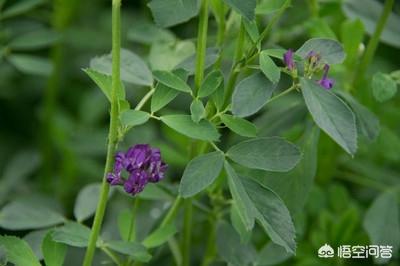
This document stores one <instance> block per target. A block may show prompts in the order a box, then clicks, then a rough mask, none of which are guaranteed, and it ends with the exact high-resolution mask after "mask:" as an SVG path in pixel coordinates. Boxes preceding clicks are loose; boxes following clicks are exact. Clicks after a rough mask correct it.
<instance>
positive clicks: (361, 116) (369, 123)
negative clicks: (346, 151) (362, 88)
mask: <svg viewBox="0 0 400 266" xmlns="http://www.w3.org/2000/svg"><path fill="white" fill-rule="evenodd" d="M338 94H339V96H340V97H342V98H343V99H344V100H345V101H346V102H347V103H348V104H349V106H350V108H351V109H352V110H353V112H354V115H355V116H356V122H357V131H358V134H360V135H362V136H364V137H366V138H367V139H368V140H370V141H373V140H375V139H376V138H377V137H378V136H379V132H380V123H379V119H378V117H376V115H375V114H374V113H372V112H371V111H370V110H369V109H368V108H367V107H365V106H364V105H362V104H361V103H359V102H358V101H357V100H356V99H355V98H353V97H352V96H351V95H350V94H347V93H344V92H340V93H338Z"/></svg>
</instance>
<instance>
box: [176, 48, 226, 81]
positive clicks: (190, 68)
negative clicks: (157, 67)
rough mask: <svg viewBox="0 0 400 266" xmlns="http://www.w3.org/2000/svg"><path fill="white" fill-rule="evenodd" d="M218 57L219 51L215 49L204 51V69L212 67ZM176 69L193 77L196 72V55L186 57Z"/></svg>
mask: <svg viewBox="0 0 400 266" xmlns="http://www.w3.org/2000/svg"><path fill="white" fill-rule="evenodd" d="M218 57H219V49H218V48H215V47H209V48H207V50H206V56H205V58H204V69H207V68H209V67H210V66H212V65H214V63H215V61H217V59H218ZM176 68H177V69H179V68H182V69H183V70H185V71H186V72H188V74H189V75H193V74H194V72H195V71H196V53H195V52H194V53H193V54H192V55H191V56H189V57H187V58H186V59H185V60H184V61H183V62H182V63H180V64H179V65H178V66H177V67H176Z"/></svg>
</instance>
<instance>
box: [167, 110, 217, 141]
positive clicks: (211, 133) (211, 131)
mask: <svg viewBox="0 0 400 266" xmlns="http://www.w3.org/2000/svg"><path fill="white" fill-rule="evenodd" d="M161 121H162V122H164V123H165V124H166V125H167V126H168V127H170V128H172V129H174V130H176V131H178V132H179V133H181V134H183V135H186V136H188V137H190V138H194V139H199V140H205V141H217V140H218V139H219V136H220V135H219V133H218V131H217V129H216V128H215V127H214V126H213V125H212V124H211V123H210V122H209V121H207V120H202V121H200V122H199V123H195V122H193V120H192V119H191V117H190V115H166V116H162V117H161Z"/></svg>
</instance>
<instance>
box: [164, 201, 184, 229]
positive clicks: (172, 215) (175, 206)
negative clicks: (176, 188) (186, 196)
mask: <svg viewBox="0 0 400 266" xmlns="http://www.w3.org/2000/svg"><path fill="white" fill-rule="evenodd" d="M181 202H182V198H181V197H180V196H177V197H176V199H175V201H174V203H173V204H172V207H171V208H170V209H169V211H168V213H167V215H166V216H165V218H164V220H163V221H162V222H161V224H160V226H159V227H158V228H161V227H164V226H166V225H167V224H169V223H170V222H172V220H173V219H175V217H176V215H177V213H178V209H179V206H180V205H181Z"/></svg>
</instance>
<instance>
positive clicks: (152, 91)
mask: <svg viewBox="0 0 400 266" xmlns="http://www.w3.org/2000/svg"><path fill="white" fill-rule="evenodd" d="M155 91H156V89H155V88H154V87H152V88H151V89H150V90H149V92H148V93H146V95H145V96H144V97H143V98H142V100H140V102H139V103H138V104H137V105H136V107H135V110H137V111H138V110H140V109H142V108H143V106H144V105H145V104H146V102H147V101H148V100H149V99H150V98H151V96H152V95H153V94H154V92H155Z"/></svg>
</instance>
